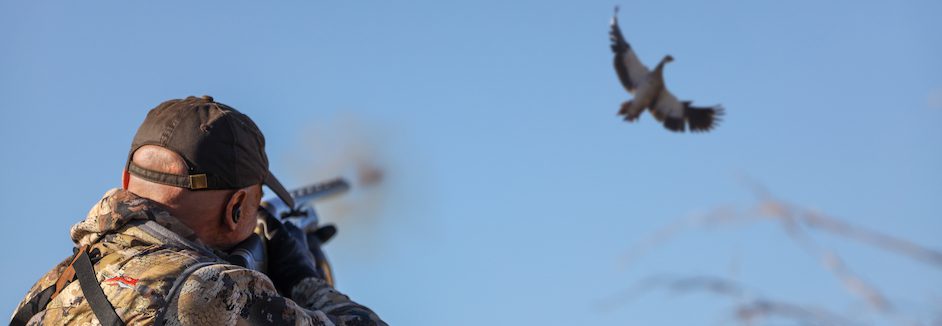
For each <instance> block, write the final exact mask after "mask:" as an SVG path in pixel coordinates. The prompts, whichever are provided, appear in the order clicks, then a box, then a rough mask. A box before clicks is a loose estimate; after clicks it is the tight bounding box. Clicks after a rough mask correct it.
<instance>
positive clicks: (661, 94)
mask: <svg viewBox="0 0 942 326" xmlns="http://www.w3.org/2000/svg"><path fill="white" fill-rule="evenodd" d="M611 25H612V30H611V32H609V36H610V38H611V40H612V52H614V53H615V72H616V73H617V74H618V79H619V80H620V81H621V84H622V86H624V87H625V89H626V90H628V92H629V93H631V94H632V95H633V96H634V98H633V99H631V100H628V101H625V102H624V103H622V104H621V110H619V111H618V115H621V116H624V117H625V121H629V122H634V121H635V120H637V119H638V117H640V116H641V113H643V112H644V109H646V108H647V109H649V110H651V115H653V116H654V118H656V119H657V121H659V122H662V123H663V124H664V127H665V128H667V129H668V130H670V131H674V132H684V131H685V130H687V129H688V128H689V129H690V131H691V132H706V131H710V130H711V129H713V127H715V126H717V124H718V122H719V121H720V117H722V115H723V113H724V111H723V107H722V106H719V105H717V106H712V107H696V106H693V105H691V104H690V103H691V102H690V101H680V100H678V99H677V97H676V96H674V94H671V92H670V91H668V90H667V87H666V86H664V65H665V64H666V63H668V62H671V61H674V57H671V56H670V55H665V56H664V58H663V59H661V62H659V63H658V64H657V66H656V67H654V71H650V70H648V67H646V66H645V65H644V64H642V63H641V61H640V60H638V55H636V54H635V52H634V51H633V50H632V49H631V45H629V44H628V41H625V37H624V36H622V34H621V28H619V27H618V7H615V15H614V16H612V24H611Z"/></svg>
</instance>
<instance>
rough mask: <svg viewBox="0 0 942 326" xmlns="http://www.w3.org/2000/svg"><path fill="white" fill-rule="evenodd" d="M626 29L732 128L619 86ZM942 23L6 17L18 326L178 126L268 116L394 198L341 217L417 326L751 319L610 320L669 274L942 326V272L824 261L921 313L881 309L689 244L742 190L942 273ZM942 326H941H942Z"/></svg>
mask: <svg viewBox="0 0 942 326" xmlns="http://www.w3.org/2000/svg"><path fill="white" fill-rule="evenodd" d="M615 4H619V5H621V8H622V10H621V13H620V23H621V25H622V29H623V31H624V33H625V36H626V38H627V39H628V41H629V42H631V44H632V45H633V46H634V48H635V51H636V52H637V53H638V55H639V56H640V58H641V60H642V61H644V62H646V63H647V64H648V65H652V66H653V65H654V64H655V63H656V61H657V60H658V59H660V58H661V56H663V55H664V54H668V53H669V54H671V55H673V56H674V57H675V59H676V61H675V62H674V63H671V64H670V65H668V66H667V68H666V70H665V78H666V79H667V83H668V85H669V87H670V88H671V90H672V91H673V92H674V93H675V94H676V95H677V96H678V97H680V98H681V99H691V100H694V101H695V103H697V104H703V105H712V104H723V105H724V106H725V107H726V110H727V116H726V119H725V121H724V122H723V124H722V125H721V126H720V127H719V128H718V129H716V130H715V131H714V132H711V133H709V134H673V133H669V132H667V131H666V130H665V129H664V128H663V127H661V126H659V125H658V124H656V123H655V122H654V120H653V119H652V117H651V116H650V115H644V116H642V118H641V121H640V122H638V123H634V124H627V123H624V122H622V121H621V120H620V119H618V118H617V117H616V116H615V112H616V111H617V110H618V106H619V104H620V103H621V102H622V101H624V100H626V99H628V98H629V95H628V94H627V93H625V92H624V91H623V89H622V87H621V86H620V85H619V84H618V80H617V78H616V76H615V74H614V72H613V70H612V68H611V53H610V51H609V49H608V38H607V32H608V22H609V19H610V18H611V15H612V8H613V6H614V5H615ZM940 14H942V3H940V2H938V1H893V2H891V1H832V2H827V3H821V2H815V1H794V2H788V3H774V2H757V1H717V2H712V3H705V2H695V1H658V2H654V1H649V2H637V1H636V2H620V3H613V2H609V1H569V2H563V1H513V2H510V1H467V2H445V1H415V2H410V3H391V2H366V1H344V2H323V1H321V2H300V1H298V2H293V3H288V2H284V3H278V4H260V3H252V2H248V1H238V2H222V1H208V2H202V3H197V4H193V3H190V2H184V1H165V2H161V3H140V2H138V3H126V2H117V1H107V2H102V3H96V5H94V6H92V5H88V4H86V3H81V4H80V3H73V2H64V1H63V2H29V3H27V2H12V1H8V2H3V3H0V44H2V49H3V51H0V71H2V73H0V99H2V104H0V139H3V140H2V141H0V146H2V147H0V148H2V152H3V153H5V154H4V159H3V160H0V164H2V166H0V171H2V176H0V177H2V179H3V180H4V181H5V182H6V184H7V186H6V187H3V188H2V190H0V192H2V193H0V204H2V207H6V209H7V216H8V217H7V218H4V219H2V221H0V229H2V230H3V231H0V232H3V236H2V237H0V239H2V240H0V244H2V246H3V248H6V250H3V251H0V259H2V260H3V261H5V262H7V263H5V264H4V265H5V266H9V267H8V268H5V269H4V270H3V271H2V272H0V275H3V280H4V281H3V282H2V283H0V284H2V290H3V291H2V292H3V293H6V295H5V296H3V297H0V311H12V309H13V307H14V305H15V304H16V302H18V301H19V300H20V299H21V297H20V294H21V293H23V292H25V291H26V289H27V288H28V287H29V285H31V284H32V283H33V282H34V281H35V280H36V279H37V278H38V277H39V276H40V275H41V274H42V273H43V272H45V271H46V270H48V269H49V268H50V267H51V266H52V265H54V264H55V263H56V262H58V261H59V260H61V259H63V258H64V257H65V256H67V255H68V254H69V253H70V241H69V239H68V227H69V226H70V225H72V224H74V223H75V222H76V221H78V220H79V219H81V218H83V217H84V214H85V213H86V212H87V211H88V209H89V208H90V207H91V205H92V204H93V203H94V202H95V201H96V200H97V199H98V198H99V196H100V195H101V194H102V193H104V192H105V191H106V190H107V189H109V188H111V187H115V186H118V185H119V174H120V172H121V168H122V167H123V163H124V159H125V157H126V153H127V152H126V151H127V148H128V146H129V144H130V140H131V137H132V136H133V133H134V130H135V129H136V127H137V126H138V124H139V123H140V121H141V120H142V119H143V117H144V114H145V113H146V111H147V110H148V109H150V108H152V107H154V106H155V105H157V104H158V103H160V102H161V101H163V100H167V99H171V98H180V97H185V96H188V95H202V94H210V95H212V96H214V97H215V98H216V99H217V100H218V101H220V102H223V103H227V104H229V105H232V106H234V107H236V108H238V109H240V110H241V111H243V112H245V113H247V114H249V115H250V116H251V117H253V119H255V121H256V122H257V123H258V124H259V125H260V127H261V128H262V130H263V131H264V132H265V134H266V137H267V139H268V153H269V156H270V157H271V161H272V170H273V171H275V173H276V174H278V175H279V177H280V178H281V179H282V181H284V182H285V183H286V184H287V185H288V186H299V185H302V184H305V183H307V182H314V181H318V180H323V179H326V178H329V177H331V176H334V175H338V174H340V175H349V174H350V173H351V172H350V171H352V170H355V169H354V168H353V167H354V166H356V164H358V163H362V162H368V163H369V164H372V165H376V166H378V167H380V168H381V169H382V170H383V171H384V177H385V178H384V183H382V184H381V185H379V186H376V187H373V188H363V189H356V190H354V191H353V192H352V193H350V194H349V195H348V196H346V197H344V198H340V199H337V200H336V201H335V202H330V203H325V204H324V207H323V209H322V212H321V213H322V215H324V216H323V218H324V219H327V220H332V221H335V222H336V223H338V224H339V227H340V234H339V235H338V238H337V239H336V240H334V241H333V242H331V243H330V244H329V245H328V246H327V251H328V254H329V255H330V257H331V258H332V260H333V262H334V263H335V266H336V269H337V274H338V275H337V277H338V281H339V287H340V289H341V290H342V291H344V292H347V293H349V294H350V295H351V296H353V297H354V298H355V299H357V300H358V301H360V302H362V303H364V304H366V305H368V306H370V307H372V308H374V309H375V310H376V311H377V312H379V313H380V315H381V316H383V317H384V318H385V319H387V320H388V321H390V322H391V323H393V324H400V325H476V324H498V325H504V324H524V325H529V324H551V325H566V324H600V323H617V324H628V325H650V324H658V325H691V324H717V323H719V324H723V323H727V322H729V321H730V318H731V317H730V315H729V314H730V310H729V309H730V307H732V306H733V302H730V301H727V300H725V299H720V298H717V297H714V296H710V295H707V294H688V295H671V294H669V292H665V291H660V292H658V291H655V292H653V293H650V294H647V295H643V296H640V297H637V298H635V299H633V300H630V301H629V302H624V303H621V304H618V305H616V306H615V307H614V308H613V309H600V308H599V306H600V304H599V303H600V302H605V301H606V298H611V297H612V296H613V295H616V294H617V293H620V292H621V291H624V290H625V289H628V288H630V287H631V286H632V285H633V284H636V283H637V282H640V281H641V280H643V279H645V277H648V276H651V275H665V274H669V275H719V276H724V277H731V278H735V279H736V280H737V281H740V282H741V283H743V284H744V285H747V286H749V287H751V288H753V289H756V290H757V291H760V292H761V293H763V294H764V295H767V296H769V297H775V298H779V299H782V300H786V301H789V302H798V303H803V304H808V305H814V306H817V307H823V308H826V309H828V310H830V311H832V312H835V313H840V314H842V315H851V316H855V315H856V316H862V317H861V320H862V321H863V322H867V323H878V324H883V323H891V324H892V323H896V322H899V320H900V319H903V317H900V316H905V318H911V319H915V320H917V321H920V322H922V323H925V324H928V323H929V322H932V321H933V320H936V321H937V320H939V319H940V318H942V317H940V316H939V315H940V314H942V313H940V312H939V310H938V309H937V308H934V307H938V306H940V302H942V301H940V300H942V277H940V271H939V269H938V267H936V266H932V265H929V264H924V263H921V262H918V261H913V260H911V259H907V258H903V257H900V256H899V255H894V254H889V253H887V252H885V251H882V250H879V249H875V248H873V247H870V246H866V245H861V244H859V243H857V242H854V241H847V240H843V239H841V238H839V237H832V236H827V235H819V236H818V239H819V241H821V243H822V244H826V245H827V246H829V247H830V248H833V249H834V250H836V251H838V252H840V253H841V254H842V257H843V258H844V259H845V261H846V263H847V264H848V265H849V266H851V267H852V268H853V270H854V271H855V272H857V273H858V274H860V275H861V277H863V278H864V279H866V280H868V281H869V282H871V283H874V284H877V285H880V287H881V288H882V289H883V290H884V291H886V292H887V295H888V296H890V297H891V298H893V299H894V302H898V306H899V308H898V309H897V312H895V313H894V314H893V315H892V316H888V315H883V314H879V313H875V312H872V311H869V310H867V308H866V305H865V304H864V303H862V302H861V301H860V300H859V299H858V298H857V297H855V296H853V295H850V294H848V293H847V291H845V290H844V289H843V288H842V287H841V285H840V282H838V281H837V280H835V278H834V277H833V276H831V274H830V273H828V272H827V271H826V270H825V269H823V268H822V267H821V266H820V264H819V263H818V262H817V261H816V258H814V257H811V256H809V255H807V254H805V253H804V252H803V251H801V249H800V248H799V247H797V246H796V245H795V244H794V243H793V242H792V241H790V240H789V238H788V237H787V236H786V235H785V234H784V233H783V232H782V231H781V229H780V228H777V227H776V226H775V225H774V224H772V223H761V222H759V223H753V224H749V225H743V226H736V227H718V228H710V229H702V228H698V229H694V230H690V231H688V232H684V233H682V234H680V235H678V236H677V237H675V238H674V239H673V241H671V242H668V243H666V244H664V245H662V246H659V247H656V248H654V249H652V250H651V251H649V252H647V253H646V254H645V255H643V256H641V257H640V258H639V259H638V260H637V261H635V263H634V264H632V265H631V266H630V267H627V268H625V267H624V266H622V265H620V264H619V258H620V257H622V256H623V255H624V254H625V253H626V252H628V251H629V250H630V248H632V246H633V245H634V244H636V243H638V242H640V241H642V240H643V239H645V238H646V237H648V236H650V235H651V234H652V233H654V232H656V231H657V230H659V229H660V228H662V227H664V226H665V225H668V224H670V223H671V222H672V221H675V220H677V219H680V218H685V217H688V216H695V215H697V214H701V213H703V212H706V211H709V210H711V209H714V208H717V207H734V208H742V209H745V208H748V207H750V206H751V205H753V204H754V203H755V201H754V197H753V195H752V193H751V192H750V190H749V189H748V187H746V186H744V185H743V183H742V182H741V179H742V178H743V177H744V176H745V177H746V178H749V179H752V180H756V181H757V182H760V183H761V184H763V185H765V186H766V187H768V188H769V189H770V190H771V191H772V192H773V193H774V194H775V195H776V196H778V197H779V198H782V199H784V200H787V201H789V202H793V203H798V204H800V205H802V206H806V207H810V208H814V209H818V210H821V211H824V212H827V213H829V214H831V215H833V216H836V217H838V218H841V219H842V220H845V221H848V222H850V223H853V224H856V225H859V226H862V227H867V228H870V229H875V230H879V231H881V232H884V233H887V234H890V235H893V236H897V237H901V238H906V239H909V240H911V241H913V242H915V243H917V244H920V245H923V246H926V247H929V248H933V249H935V250H940V249H942V238H940V237H939V236H938V235H939V232H940V231H942V222H940V221H942V220H940V218H939V217H940V214H939V209H938V204H939V203H940V202H942V169H940V168H939V167H940V166H942V129H940V128H938V121H940V120H942V73H940V72H942V60H940V59H939V58H942V38H940V36H939V33H938V32H937V31H940V30H942V21H940V20H939V19H938V17H939V15H940ZM933 318H935V319H933Z"/></svg>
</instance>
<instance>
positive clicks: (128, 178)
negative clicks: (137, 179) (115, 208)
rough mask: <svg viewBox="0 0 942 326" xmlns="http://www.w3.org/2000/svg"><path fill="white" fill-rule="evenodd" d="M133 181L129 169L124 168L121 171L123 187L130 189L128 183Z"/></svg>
mask: <svg viewBox="0 0 942 326" xmlns="http://www.w3.org/2000/svg"><path fill="white" fill-rule="evenodd" d="M130 182H131V174H130V173H128V169H123V170H122V172H121V189H124V190H128V183H130Z"/></svg>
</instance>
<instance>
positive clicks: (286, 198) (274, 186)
mask: <svg viewBox="0 0 942 326" xmlns="http://www.w3.org/2000/svg"><path fill="white" fill-rule="evenodd" d="M265 185H266V186H268V188H269V189H271V190H272V191H274V192H275V194H276V195H278V198H281V201H283V202H285V204H286V205H288V207H290V208H291V209H292V210H293V209H295V208H296V207H294V198H292V197H291V194H290V193H288V190H286V189H285V186H282V185H281V182H278V179H277V178H275V175H274V174H272V173H271V171H268V176H267V177H265Z"/></svg>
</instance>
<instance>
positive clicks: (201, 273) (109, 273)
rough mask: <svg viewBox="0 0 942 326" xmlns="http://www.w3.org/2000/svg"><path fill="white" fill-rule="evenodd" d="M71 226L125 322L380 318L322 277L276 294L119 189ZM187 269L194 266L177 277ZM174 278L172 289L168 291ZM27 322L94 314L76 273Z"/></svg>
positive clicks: (81, 321) (79, 321) (87, 320)
mask: <svg viewBox="0 0 942 326" xmlns="http://www.w3.org/2000/svg"><path fill="white" fill-rule="evenodd" d="M70 233H71V236H72V240H73V241H74V242H75V244H76V245H77V246H82V245H90V248H91V250H92V251H93V252H96V251H97V252H96V253H97V255H95V257H93V261H97V262H96V263H95V273H96V274H97V277H98V280H99V282H100V283H101V287H102V289H103V290H104V293H105V295H106V296H107V297H108V301H110V302H111V304H112V306H114V307H115V311H116V312H117V313H118V316H120V318H121V319H122V320H123V321H124V322H125V324H127V325H135V324H146V325H150V324H153V323H155V322H156V321H157V319H158V318H162V319H163V321H164V323H165V324H166V325H246V324H251V325H255V324H264V325H287V324H293V325H386V324H385V323H384V322H383V321H381V320H380V319H379V317H378V316H376V314H375V313H373V312H372V311H370V310H369V309H368V308H366V307H364V306H361V305H359V304H357V303H355V302H353V301H351V300H350V299H349V298H348V297H347V296H345V295H343V294H341V293H339V292H337V291H336V290H334V289H333V288H332V287H331V286H329V285H328V284H327V283H326V282H325V281H323V280H320V279H316V278H308V279H305V280H303V281H302V282H301V283H300V284H298V285H297V286H295V287H294V288H293V289H292V291H291V294H290V298H286V297H283V296H281V295H279V294H278V292H277V291H276V290H275V287H274V285H272V282H271V281H270V280H269V279H268V277H267V276H265V275H264V274H262V273H259V272H257V271H254V270H250V269H245V268H242V267H239V266H235V265H230V264H228V263H227V262H226V261H225V260H223V259H222V258H220V255H221V253H218V252H215V251H214V250H213V249H210V248H209V247H207V246H206V245H204V244H202V243H201V242H200V241H199V240H197V238H196V236H195V234H194V233H193V231H192V230H191V229H189V228H188V227H186V226H185V225H184V224H183V223H181V222H180V221H179V220H177V219H176V218H174V217H173V216H171V215H170V214H169V213H168V212H166V211H165V210H163V209H161V208H159V207H158V206H157V205H155V204H154V203H153V202H151V201H149V200H147V199H144V198H141V197H138V196H136V195H134V194H132V193H130V192H127V191H124V190H121V189H114V190H111V191H109V192H108V193H107V194H105V196H104V198H102V199H101V200H100V201H99V202H98V204H97V205H95V207H93V208H92V209H91V211H90V212H89V213H88V217H87V218H85V220H83V221H81V222H79V223H78V224H75V225H74V226H72V229H71V231H70ZM96 257H97V259H96ZM69 263H70V260H69V259H66V260H65V261H63V262H61V263H59V264H58V265H57V266H56V267H55V268H53V269H52V270H51V271H49V272H48V273H47V274H46V275H45V276H43V277H42V278H41V279H40V280H39V281H38V282H36V284H35V285H33V287H32V288H31V289H30V291H29V293H28V294H27V295H26V298H25V299H24V300H23V302H21V303H20V307H22V306H23V305H24V303H26V301H28V300H29V299H30V298H31V297H33V296H35V295H36V294H37V293H39V292H40V291H42V290H43V289H45V288H47V287H49V286H51V285H54V284H55V282H56V280H57V279H58V278H59V275H60V274H61V273H62V272H63V271H64V270H65V269H66V268H67V266H68V265H69ZM200 266H202V267H200ZM191 267H193V268H191ZM188 268H191V269H190V270H191V271H192V270H195V272H192V273H191V274H189V276H188V277H186V278H185V279H182V280H178V278H179V277H178V276H179V275H180V274H181V273H183V272H184V271H186V270H187V269H188ZM175 285H176V286H177V288H175V289H174V291H175V292H176V295H170V294H169V293H170V292H171V288H173V287H174V286H175ZM17 310H19V307H18V308H17ZM28 324H29V325H66V324H68V325H93V324H98V320H97V318H96V317H95V315H94V313H93V312H92V310H91V308H90V307H89V305H88V303H86V302H85V298H84V297H83V295H82V290H81V288H80V286H79V282H78V281H77V280H76V281H73V282H71V283H69V284H68V285H67V286H66V287H64V288H63V289H62V291H61V292H60V293H59V294H58V296H56V297H55V298H54V299H53V300H52V301H50V302H49V304H48V305H47V306H46V309H45V310H43V311H42V312H40V313H38V314H36V315H34V316H33V317H32V319H30V321H29V323H28Z"/></svg>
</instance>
